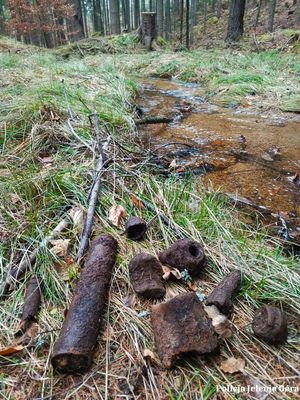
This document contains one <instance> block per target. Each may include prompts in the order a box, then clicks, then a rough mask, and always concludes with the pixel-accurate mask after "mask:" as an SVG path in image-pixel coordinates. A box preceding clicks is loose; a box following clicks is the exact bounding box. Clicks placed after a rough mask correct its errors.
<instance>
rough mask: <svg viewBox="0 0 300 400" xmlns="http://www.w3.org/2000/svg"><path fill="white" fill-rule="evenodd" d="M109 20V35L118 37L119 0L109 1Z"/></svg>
mask: <svg viewBox="0 0 300 400" xmlns="http://www.w3.org/2000/svg"><path fill="white" fill-rule="evenodd" d="M110 19H111V33H112V34H113V35H119V34H120V33H121V26H120V13H119V0H110Z"/></svg>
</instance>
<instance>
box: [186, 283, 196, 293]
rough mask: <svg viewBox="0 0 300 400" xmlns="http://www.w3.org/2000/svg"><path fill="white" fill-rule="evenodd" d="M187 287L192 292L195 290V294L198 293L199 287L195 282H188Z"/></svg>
mask: <svg viewBox="0 0 300 400" xmlns="http://www.w3.org/2000/svg"><path fill="white" fill-rule="evenodd" d="M187 285H188V287H189V288H190V289H191V290H193V292H197V289H198V288H197V285H196V283H195V282H193V281H188V282H187Z"/></svg>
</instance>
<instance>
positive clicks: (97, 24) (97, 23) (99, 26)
mask: <svg viewBox="0 0 300 400" xmlns="http://www.w3.org/2000/svg"><path fill="white" fill-rule="evenodd" d="M93 6H94V7H93V12H94V14H93V17H94V30H95V32H100V34H101V35H104V28H103V19H102V11H101V4H100V0H93Z"/></svg>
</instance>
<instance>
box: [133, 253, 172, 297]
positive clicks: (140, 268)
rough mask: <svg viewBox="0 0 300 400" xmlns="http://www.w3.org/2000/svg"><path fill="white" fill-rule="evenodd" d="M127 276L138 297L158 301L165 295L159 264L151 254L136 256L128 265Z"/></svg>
mask: <svg viewBox="0 0 300 400" xmlns="http://www.w3.org/2000/svg"><path fill="white" fill-rule="evenodd" d="M129 276H130V281H131V284H132V286H133V289H134V291H135V292H136V293H137V294H138V295H141V296H144V297H147V298H154V299H158V298H161V297H164V295H165V294H166V288H165V281H164V279H163V277H162V276H163V270H162V266H161V263H160V262H159V261H158V259H157V258H156V257H154V256H152V255H151V254H146V253H140V254H138V255H136V256H135V257H134V258H133V259H132V260H131V261H130V263H129Z"/></svg>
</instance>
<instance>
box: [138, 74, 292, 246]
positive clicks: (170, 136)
mask: <svg viewBox="0 0 300 400" xmlns="http://www.w3.org/2000/svg"><path fill="white" fill-rule="evenodd" d="M140 84H141V91H140V96H139V105H140V106H141V108H142V111H143V113H144V114H146V115H153V116H158V115H159V116H161V115H162V116H167V117H174V119H173V122H171V123H168V124H167V123H161V124H160V123H159V124H151V125H145V126H142V127H140V133H141V134H142V139H143V141H144V144H145V146H147V147H150V148H151V150H152V151H154V152H155V153H156V154H158V155H160V156H161V157H163V158H164V159H167V160H168V161H167V162H168V163H169V171H170V173H172V174H175V175H178V176H183V175H185V174H186V173H192V174H194V175H198V177H197V178H196V179H198V180H199V181H201V182H202V183H204V184H205V186H209V187H212V188H213V189H214V190H216V191H221V192H222V193H226V194H229V196H230V197H231V198H238V199H241V198H242V200H243V201H245V202H249V203H251V204H254V205H256V206H258V207H261V208H262V209H263V208H264V207H265V208H267V209H268V210H270V211H271V214H272V213H273V214H274V213H275V214H276V215H278V216H279V222H280V221H281V222H280V225H282V220H283V221H284V223H285V222H287V224H288V225H289V227H291V232H292V239H296V237H297V236H299V234H300V232H299V215H300V203H299V195H300V178H299V171H300V140H299V139H300V117H299V116H298V115H297V114H288V113H282V114H280V115H278V114H273V113H272V112H268V113H266V112H265V113H262V114H259V115H258V114H257V113H256V112H254V111H253V110H251V109H248V108H247V107H237V108H225V107H222V106H220V105H218V104H212V103H210V102H209V101H208V100H207V98H206V97H205V95H204V90H203V89H202V87H201V86H199V85H196V84H184V83H178V82H174V81H169V80H163V79H156V78H155V79H143V80H142V81H141V82H140ZM275 219H276V222H278V218H275ZM268 222H269V221H268ZM273 222H274V221H273ZM293 235H294V237H293Z"/></svg>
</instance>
